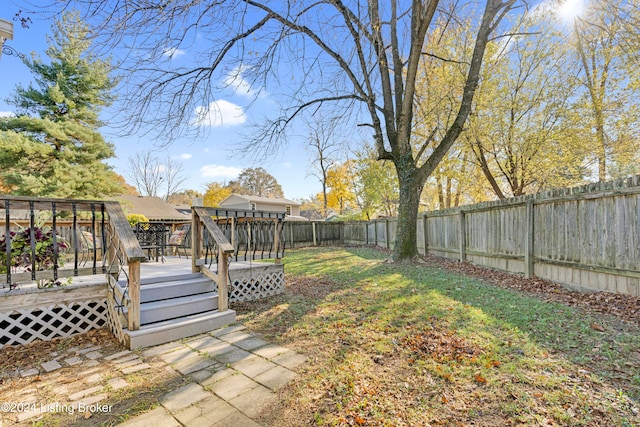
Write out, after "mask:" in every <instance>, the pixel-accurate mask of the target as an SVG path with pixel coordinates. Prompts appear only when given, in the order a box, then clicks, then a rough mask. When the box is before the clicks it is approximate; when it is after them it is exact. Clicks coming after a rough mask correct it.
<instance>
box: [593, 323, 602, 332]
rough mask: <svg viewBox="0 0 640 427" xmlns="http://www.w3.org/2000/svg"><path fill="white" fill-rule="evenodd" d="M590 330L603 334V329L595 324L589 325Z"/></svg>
mask: <svg viewBox="0 0 640 427" xmlns="http://www.w3.org/2000/svg"><path fill="white" fill-rule="evenodd" d="M591 329H593V330H594V331H598V332H604V331H605V329H604V327H603V326H602V325H598V324H597V323H592V324H591Z"/></svg>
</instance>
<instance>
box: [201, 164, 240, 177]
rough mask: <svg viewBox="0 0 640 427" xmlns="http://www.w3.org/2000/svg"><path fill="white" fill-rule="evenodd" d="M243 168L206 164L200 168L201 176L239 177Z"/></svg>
mask: <svg viewBox="0 0 640 427" xmlns="http://www.w3.org/2000/svg"><path fill="white" fill-rule="evenodd" d="M240 172H242V169H240V168H236V167H234V166H222V165H204V166H202V167H201V168H200V176H202V177H203V178H229V179H233V178H237V177H238V175H240Z"/></svg>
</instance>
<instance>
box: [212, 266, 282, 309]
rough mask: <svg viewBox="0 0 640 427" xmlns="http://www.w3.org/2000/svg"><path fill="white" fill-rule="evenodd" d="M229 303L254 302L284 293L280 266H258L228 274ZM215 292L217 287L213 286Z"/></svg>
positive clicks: (232, 271)
mask: <svg viewBox="0 0 640 427" xmlns="http://www.w3.org/2000/svg"><path fill="white" fill-rule="evenodd" d="M229 276H230V277H229V279H230V280H229V302H230V303H233V302H245V301H256V300H259V299H261V298H266V297H270V296H273V295H278V294H281V293H283V292H284V283H285V282H284V269H283V267H282V264H278V265H260V264H254V266H253V267H251V268H243V269H238V270H231V271H230V272H229ZM214 288H215V289H214V290H215V291H216V292H217V290H218V289H217V285H214Z"/></svg>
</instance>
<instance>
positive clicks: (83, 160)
mask: <svg viewBox="0 0 640 427" xmlns="http://www.w3.org/2000/svg"><path fill="white" fill-rule="evenodd" d="M87 36H88V27H87V25H86V24H84V23H83V22H82V21H81V20H80V18H79V17H78V15H77V14H74V13H66V14H64V15H63V16H62V18H61V19H60V20H59V21H56V22H55V23H54V24H53V26H52V36H51V38H50V39H49V48H48V49H47V51H46V53H47V56H48V57H49V58H50V59H51V63H50V64H45V63H44V62H43V61H42V60H41V59H40V58H39V57H37V56H35V55H34V56H32V58H31V59H29V58H27V57H22V61H23V62H24V63H25V65H26V66H27V67H28V68H29V70H31V72H32V73H33V75H34V78H35V85H33V86H29V87H28V88H23V87H20V86H18V87H17V89H16V92H15V95H14V98H13V99H11V100H8V101H9V102H10V103H11V104H12V105H14V106H15V107H16V116H15V117H9V118H2V119H0V181H1V182H2V187H3V188H5V189H6V190H7V192H8V193H10V194H14V195H24V196H39V197H59V198H99V197H103V196H111V195H117V194H121V193H122V192H123V191H124V188H123V186H122V184H121V181H120V180H118V179H117V176H116V174H115V173H114V172H113V171H112V170H111V168H110V166H108V165H107V164H106V163H104V161H105V160H107V159H109V158H111V157H113V156H114V148H113V145H112V144H110V143H108V142H106V141H105V140H104V138H103V137H102V135H101V134H100V132H99V131H98V129H99V128H100V127H101V126H102V125H103V123H102V122H100V120H99V119H98V114H99V113H100V111H101V109H102V108H103V107H105V106H108V105H110V104H111V102H112V95H111V90H112V89H113V87H114V85H115V82H114V81H113V79H112V78H111V77H110V76H109V73H110V72H111V69H112V67H111V65H110V62H109V61H108V60H101V59H98V58H96V57H94V56H93V55H92V54H91V52H90V47H91V43H90V41H89V39H88V37H87Z"/></svg>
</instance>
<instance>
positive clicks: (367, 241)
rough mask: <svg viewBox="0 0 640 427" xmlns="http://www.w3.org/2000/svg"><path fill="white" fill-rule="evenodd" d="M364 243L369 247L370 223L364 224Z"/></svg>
mask: <svg viewBox="0 0 640 427" xmlns="http://www.w3.org/2000/svg"><path fill="white" fill-rule="evenodd" d="M364 241H365V245H367V246H369V221H367V222H365V223H364Z"/></svg>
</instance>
